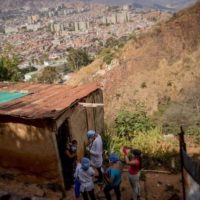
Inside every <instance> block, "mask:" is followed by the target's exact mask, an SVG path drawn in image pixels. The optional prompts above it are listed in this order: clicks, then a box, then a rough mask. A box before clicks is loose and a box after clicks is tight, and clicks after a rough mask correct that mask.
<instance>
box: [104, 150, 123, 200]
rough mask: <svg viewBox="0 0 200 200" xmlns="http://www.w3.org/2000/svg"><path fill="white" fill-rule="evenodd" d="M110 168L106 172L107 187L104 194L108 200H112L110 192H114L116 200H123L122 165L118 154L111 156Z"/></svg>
mask: <svg viewBox="0 0 200 200" xmlns="http://www.w3.org/2000/svg"><path fill="white" fill-rule="evenodd" d="M109 162H110V167H109V168H108V169H107V171H106V176H105V179H106V182H107V184H106V186H105V188H104V194H105V197H106V199H107V200H111V195H110V191H111V190H114V191H115V195H116V199H117V200H120V199H121V192H120V184H121V174H122V170H121V163H120V161H119V157H118V156H117V155H116V154H114V153H113V154H111V155H110V156H109Z"/></svg>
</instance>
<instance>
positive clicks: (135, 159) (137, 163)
mask: <svg viewBox="0 0 200 200" xmlns="http://www.w3.org/2000/svg"><path fill="white" fill-rule="evenodd" d="M123 152H124V155H125V161H126V164H128V165H130V167H129V170H128V172H129V173H128V179H129V182H130V184H131V187H132V190H133V197H132V199H133V200H138V199H139V198H140V180H139V179H140V170H141V151H140V150H138V149H132V150H131V151H130V153H131V158H129V157H128V151H127V150H126V149H125V148H124V150H123Z"/></svg>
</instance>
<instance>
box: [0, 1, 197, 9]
mask: <svg viewBox="0 0 200 200" xmlns="http://www.w3.org/2000/svg"><path fill="white" fill-rule="evenodd" d="M76 1H78V0H0V10H5V9H15V8H23V7H28V8H31V9H38V8H41V7H52V6H55V5H57V4H58V3H65V2H73V3H74V2H76ZM79 1H83V2H97V3H103V4H109V5H123V4H133V5H134V6H135V7H136V8H154V9H167V10H180V9H181V8H184V7H186V6H188V5H190V4H192V3H194V2H196V0H109V1H108V0H79Z"/></svg>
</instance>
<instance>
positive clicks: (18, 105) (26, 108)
mask: <svg viewBox="0 0 200 200" xmlns="http://www.w3.org/2000/svg"><path fill="white" fill-rule="evenodd" d="M97 89H98V86H97V84H96V83H90V84H86V85H82V86H77V87H71V86H68V85H56V84H55V85H50V84H35V83H4V82H0V91H18V92H28V93H29V95H27V96H24V97H22V98H19V99H15V100H12V101H9V102H7V103H2V104H0V115H7V116H15V117H21V118H29V119H40V118H57V117H58V116H59V115H60V114H61V113H62V112H63V111H64V110H65V109H67V108H69V107H70V106H71V105H72V104H73V103H74V102H76V101H78V100H79V99H82V98H84V97H86V96H87V95H89V94H90V93H92V92H93V91H95V90H97Z"/></svg>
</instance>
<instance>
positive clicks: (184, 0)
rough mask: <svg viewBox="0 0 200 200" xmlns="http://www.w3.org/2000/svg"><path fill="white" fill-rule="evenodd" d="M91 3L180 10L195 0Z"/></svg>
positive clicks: (130, 0)
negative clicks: (134, 4) (163, 7)
mask: <svg viewBox="0 0 200 200" xmlns="http://www.w3.org/2000/svg"><path fill="white" fill-rule="evenodd" d="M90 1H93V2H99V3H105V4H118V5H119V4H131V3H138V4H141V5H143V6H144V7H152V6H154V5H155V4H159V5H161V6H167V7H174V8H182V7H185V6H188V5H190V4H191V3H194V2H196V0H90Z"/></svg>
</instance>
